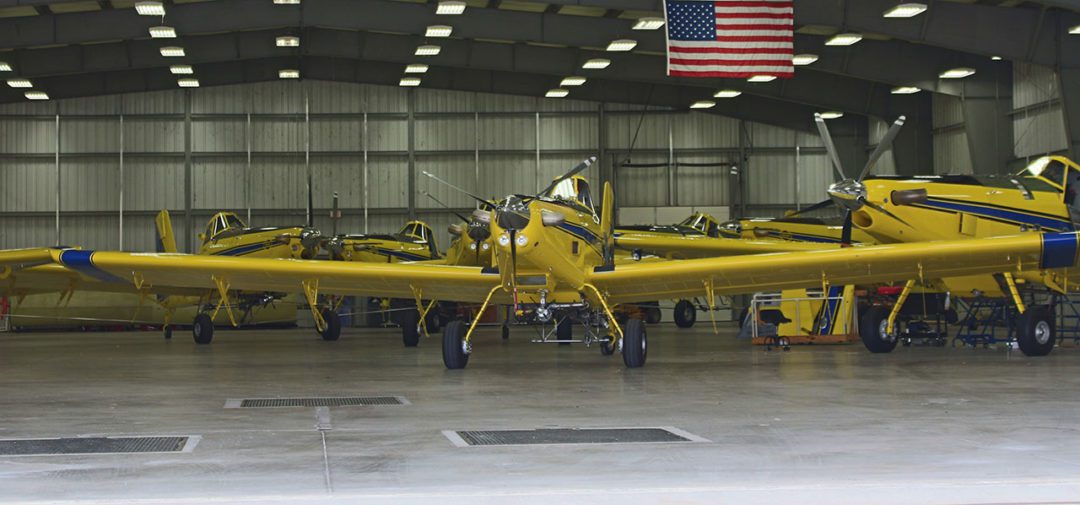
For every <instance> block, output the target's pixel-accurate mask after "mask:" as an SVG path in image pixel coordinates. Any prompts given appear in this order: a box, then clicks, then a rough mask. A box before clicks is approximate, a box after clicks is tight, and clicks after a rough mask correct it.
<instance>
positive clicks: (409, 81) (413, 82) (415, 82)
mask: <svg viewBox="0 0 1080 505" xmlns="http://www.w3.org/2000/svg"><path fill="white" fill-rule="evenodd" d="M419 85H420V78H419V77H402V78H401V80H400V81H398V86H419Z"/></svg>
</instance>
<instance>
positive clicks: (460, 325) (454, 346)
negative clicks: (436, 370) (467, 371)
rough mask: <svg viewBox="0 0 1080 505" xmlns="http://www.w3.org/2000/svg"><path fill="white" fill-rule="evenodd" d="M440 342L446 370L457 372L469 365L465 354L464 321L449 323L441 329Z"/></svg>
mask: <svg viewBox="0 0 1080 505" xmlns="http://www.w3.org/2000/svg"><path fill="white" fill-rule="evenodd" d="M442 342H443V344H442V359H443V364H444V365H446V368H448V369H450V370H458V369H460V368H465V365H468V364H469V354H468V353H467V352H465V345H466V344H465V321H462V320H460V319H459V320H456V321H450V324H447V325H446V328H443V337H442Z"/></svg>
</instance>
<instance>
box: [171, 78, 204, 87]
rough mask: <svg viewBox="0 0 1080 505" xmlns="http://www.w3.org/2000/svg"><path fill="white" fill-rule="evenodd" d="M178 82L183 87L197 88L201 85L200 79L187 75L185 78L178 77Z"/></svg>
mask: <svg viewBox="0 0 1080 505" xmlns="http://www.w3.org/2000/svg"><path fill="white" fill-rule="evenodd" d="M176 84H178V85H179V86H180V87H181V88H197V87H199V80H198V79H195V78H193V77H187V78H184V79H177V80H176Z"/></svg>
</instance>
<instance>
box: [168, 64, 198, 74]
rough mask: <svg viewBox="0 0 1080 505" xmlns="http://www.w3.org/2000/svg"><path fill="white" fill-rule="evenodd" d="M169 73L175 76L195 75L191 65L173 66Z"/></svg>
mask: <svg viewBox="0 0 1080 505" xmlns="http://www.w3.org/2000/svg"><path fill="white" fill-rule="evenodd" d="M169 72H172V73H173V75H187V74H194V73H195V71H194V70H192V69H191V65H172V66H170V67H169Z"/></svg>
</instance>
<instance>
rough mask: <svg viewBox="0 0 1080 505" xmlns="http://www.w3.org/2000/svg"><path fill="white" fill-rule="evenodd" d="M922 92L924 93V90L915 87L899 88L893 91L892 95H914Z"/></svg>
mask: <svg viewBox="0 0 1080 505" xmlns="http://www.w3.org/2000/svg"><path fill="white" fill-rule="evenodd" d="M920 91H922V89H919V88H916V87H915V86H897V87H895V88H893V89H892V91H891V93H892V94H894V95H914V94H915V93H918V92H920Z"/></svg>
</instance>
